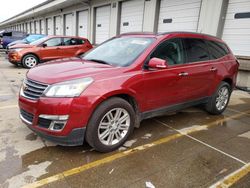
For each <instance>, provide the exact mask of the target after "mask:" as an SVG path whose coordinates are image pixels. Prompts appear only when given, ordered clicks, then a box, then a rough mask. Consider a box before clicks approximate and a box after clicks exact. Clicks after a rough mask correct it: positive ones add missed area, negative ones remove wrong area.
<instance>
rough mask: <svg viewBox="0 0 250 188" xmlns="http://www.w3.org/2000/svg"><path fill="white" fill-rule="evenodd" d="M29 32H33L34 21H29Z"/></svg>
mask: <svg viewBox="0 0 250 188" xmlns="http://www.w3.org/2000/svg"><path fill="white" fill-rule="evenodd" d="M30 33H35V25H34V22H30Z"/></svg>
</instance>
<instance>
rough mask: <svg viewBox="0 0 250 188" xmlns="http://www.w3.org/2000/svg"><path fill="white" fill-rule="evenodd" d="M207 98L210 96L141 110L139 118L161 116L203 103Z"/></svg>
mask: <svg viewBox="0 0 250 188" xmlns="http://www.w3.org/2000/svg"><path fill="white" fill-rule="evenodd" d="M209 98H210V97H205V98H201V99H198V100H194V101H189V102H185V103H180V104H175V105H171V106H167V107H163V108H158V109H155V110H151V111H146V112H142V113H141V114H140V120H141V121H142V120H144V119H149V118H153V117H156V116H162V115H165V114H166V113H170V112H175V111H178V110H182V109H185V108H188V107H191V106H195V105H199V104H204V103H207V102H208V100H209Z"/></svg>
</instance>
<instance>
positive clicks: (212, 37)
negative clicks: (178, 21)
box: [119, 31, 223, 42]
mask: <svg viewBox="0 0 250 188" xmlns="http://www.w3.org/2000/svg"><path fill="white" fill-rule="evenodd" d="M170 34H179V35H181V34H190V35H193V36H195V37H204V36H205V37H208V38H210V39H215V40H219V41H221V42H223V41H222V40H221V39H220V38H218V37H216V36H213V35H209V34H205V33H197V32H188V31H171V32H128V33H123V34H120V35H119V36H129V35H138V36H149V37H158V36H164V35H170Z"/></svg>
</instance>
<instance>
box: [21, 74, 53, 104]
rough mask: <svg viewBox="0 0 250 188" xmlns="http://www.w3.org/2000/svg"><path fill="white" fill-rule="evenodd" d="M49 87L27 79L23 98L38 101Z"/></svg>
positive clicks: (24, 84)
mask: <svg viewBox="0 0 250 188" xmlns="http://www.w3.org/2000/svg"><path fill="white" fill-rule="evenodd" d="M47 87H48V85H46V84H43V83H39V82H36V81H33V80H28V79H25V80H24V82H23V96H24V97H27V98H29V99H33V100H36V99H38V98H39V97H40V96H41V95H42V94H43V92H44V90H45V89H46V88H47Z"/></svg>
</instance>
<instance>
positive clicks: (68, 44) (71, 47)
mask: <svg viewBox="0 0 250 188" xmlns="http://www.w3.org/2000/svg"><path fill="white" fill-rule="evenodd" d="M78 40H79V39H76V38H70V37H69V38H68V37H67V38H63V46H62V47H60V52H59V53H61V54H62V56H63V57H64V58H66V57H74V56H76V54H77V52H78V50H79V49H80V48H81V47H82V46H81V45H79V41H78Z"/></svg>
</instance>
